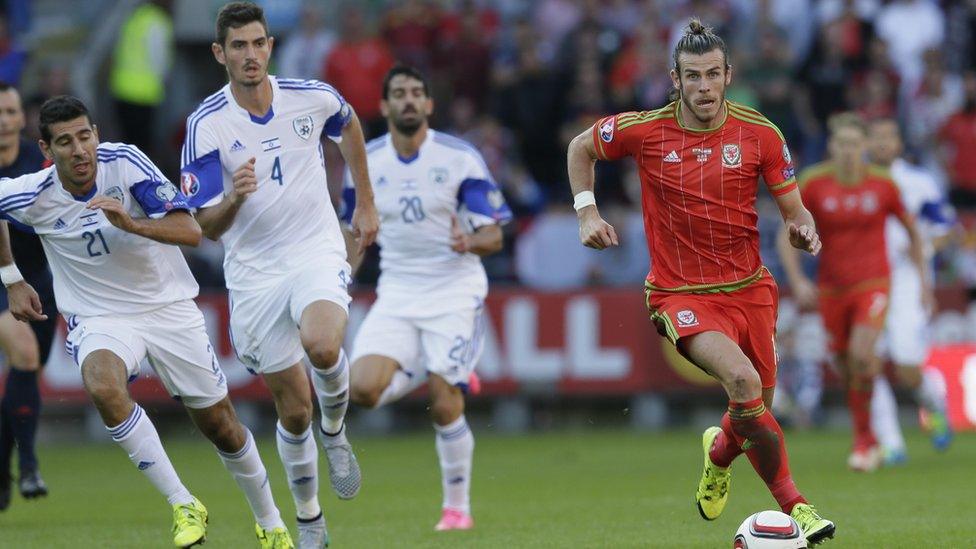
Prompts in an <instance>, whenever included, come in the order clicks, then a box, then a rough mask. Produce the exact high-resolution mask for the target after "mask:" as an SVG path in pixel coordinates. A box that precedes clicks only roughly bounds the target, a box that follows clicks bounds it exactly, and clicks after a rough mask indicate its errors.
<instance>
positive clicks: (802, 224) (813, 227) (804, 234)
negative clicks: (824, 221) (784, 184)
mask: <svg viewBox="0 0 976 549" xmlns="http://www.w3.org/2000/svg"><path fill="white" fill-rule="evenodd" d="M776 205H777V206H779V212H780V214H782V216H783V222H784V223H786V229H787V236H788V237H789V243H790V245H792V246H793V247H794V248H796V249H798V250H803V251H805V252H807V253H809V254H810V255H817V254H818V253H820V235H818V234H817V224H816V223H815V222H814V221H813V214H811V213H810V210H808V209H806V207H805V206H804V205H803V200H801V199H800V191H799V190H797V189H794V190H792V191H790V192H788V193H786V194H784V195H780V196H776Z"/></svg>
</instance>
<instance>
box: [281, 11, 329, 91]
mask: <svg viewBox="0 0 976 549" xmlns="http://www.w3.org/2000/svg"><path fill="white" fill-rule="evenodd" d="M335 43H336V34H335V32H333V31H332V30H331V29H328V28H326V27H325V24H324V22H323V20H322V9H321V7H320V6H318V5H316V4H313V3H312V2H307V3H306V4H305V5H304V6H303V7H302V12H301V18H300V26H299V27H298V29H296V30H295V31H294V32H292V33H291V34H289V35H288V36H287V38H285V41H284V45H283V46H282V47H281V48H280V49H278V51H279V52H280V53H279V54H278V75H279V76H284V77H286V78H302V79H305V80H310V79H313V78H321V77H322V66H323V65H324V64H325V59H326V57H328V55H329V52H330V51H332V48H333V47H334V46H335Z"/></svg>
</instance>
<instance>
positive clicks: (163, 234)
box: [88, 195, 203, 246]
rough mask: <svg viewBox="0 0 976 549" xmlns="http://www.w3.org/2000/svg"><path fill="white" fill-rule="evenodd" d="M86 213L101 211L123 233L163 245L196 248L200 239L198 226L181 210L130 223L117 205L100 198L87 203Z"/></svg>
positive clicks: (104, 197) (128, 216)
mask: <svg viewBox="0 0 976 549" xmlns="http://www.w3.org/2000/svg"><path fill="white" fill-rule="evenodd" d="M88 209H90V210H102V212H103V213H104V214H105V217H106V218H108V220H109V223H111V224H112V225H115V226H116V227H118V228H120V229H122V230H123V231H125V232H127V233H132V234H137V235H139V236H142V237H145V238H149V239H152V240H155V241H156V242H162V243H163V244H182V245H185V246H198V245H199V244H200V239H201V238H202V236H203V233H202V231H201V230H200V225H198V224H197V221H196V220H195V219H193V216H192V215H190V212H187V211H185V210H174V211H171V212H169V213H167V214H166V215H164V216H163V217H161V218H158V219H149V218H144V219H133V218H132V216H130V215H129V212H127V211H126V210H125V206H123V205H122V203H121V202H119V201H118V200H116V199H114V198H111V197H108V196H104V195H102V196H96V197H95V198H93V199H91V200H89V201H88Z"/></svg>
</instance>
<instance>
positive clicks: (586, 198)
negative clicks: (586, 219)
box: [573, 191, 596, 211]
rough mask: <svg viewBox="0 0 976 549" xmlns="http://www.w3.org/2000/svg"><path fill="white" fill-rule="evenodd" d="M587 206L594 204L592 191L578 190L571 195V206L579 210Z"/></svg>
mask: <svg viewBox="0 0 976 549" xmlns="http://www.w3.org/2000/svg"><path fill="white" fill-rule="evenodd" d="M587 206H596V196H594V195H593V191H580V192H578V193H576V195H575V196H574V197H573V208H574V209H575V210H576V211H580V210H582V209H583V208H585V207H587Z"/></svg>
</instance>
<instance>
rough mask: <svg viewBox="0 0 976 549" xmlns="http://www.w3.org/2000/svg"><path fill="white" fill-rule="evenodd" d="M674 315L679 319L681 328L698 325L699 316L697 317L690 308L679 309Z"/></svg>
mask: <svg viewBox="0 0 976 549" xmlns="http://www.w3.org/2000/svg"><path fill="white" fill-rule="evenodd" d="M674 316H675V318H677V319H678V327H679V328H687V327H688V326H698V317H696V316H695V313H694V312H692V311H691V310H689V309H685V310H683V311H678V313H677V314H675V315H674Z"/></svg>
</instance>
